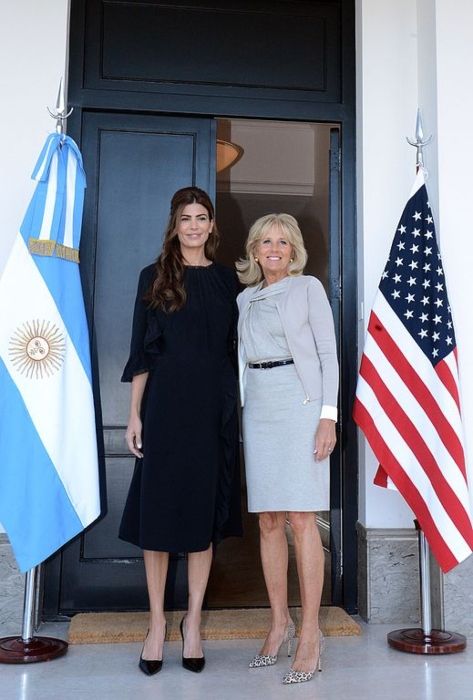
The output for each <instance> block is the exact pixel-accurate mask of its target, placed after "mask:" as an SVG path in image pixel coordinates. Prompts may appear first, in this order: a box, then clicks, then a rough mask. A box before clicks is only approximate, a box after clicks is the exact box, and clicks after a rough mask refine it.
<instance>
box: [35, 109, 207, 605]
mask: <svg viewBox="0 0 473 700" xmlns="http://www.w3.org/2000/svg"><path fill="white" fill-rule="evenodd" d="M214 141H215V129H214V125H213V122H212V121H211V120H209V119H198V118H196V119H193V118H186V117H182V118H172V117H160V116H148V115H133V114H110V113H87V112H86V113H84V114H83V119H82V127H81V148H82V153H83V157H84V167H85V170H86V175H87V182H88V189H87V194H86V203H85V211H84V224H83V233H82V245H81V272H82V276H83V283H84V293H85V297H86V305H87V308H88V310H89V320H90V325H91V333H92V343H93V345H94V347H95V348H96V354H97V361H98V374H96V380H97V379H98V386H97V387H96V390H97V392H98V393H99V395H100V401H101V407H102V424H103V432H101V438H102V436H103V445H104V460H105V471H106V481H107V497H108V498H107V500H108V512H107V514H106V515H105V517H104V518H103V519H102V520H101V521H100V522H99V523H97V524H96V525H95V526H93V527H92V528H90V529H89V530H88V531H87V532H86V533H85V534H83V535H82V536H80V537H79V538H77V539H76V540H75V541H74V542H73V543H72V544H71V545H70V546H68V547H67V548H66V549H65V550H64V552H63V553H62V566H61V574H60V580H59V581H58V580H57V577H56V580H55V582H54V581H53V580H52V581H50V582H49V583H48V577H47V583H48V587H47V588H46V609H48V607H50V606H51V605H54V600H57V597H59V600H58V605H57V608H58V609H59V611H60V612H65V613H67V612H76V611H78V610H82V609H89V610H99V609H108V610H110V609H130V608H134V609H140V608H143V609H144V608H147V605H148V600H147V593H146V585H145V577H144V570H143V564H142V553H141V550H140V549H138V548H137V547H135V546H133V545H130V544H128V543H126V542H122V541H120V540H119V539H118V526H119V522H120V518H121V514H122V510H123V506H124V502H125V498H126V495H127V492H128V485H129V482H130V479H131V475H132V472H133V467H134V459H133V458H132V457H130V456H129V455H128V453H127V449H126V445H125V441H124V433H125V427H126V422H127V417H128V403H129V392H130V387H129V385H128V384H121V383H120V377H121V373H122V371H123V367H124V365H125V362H126V360H127V357H128V349H129V342H130V334H131V322H132V312H133V304H134V299H135V294H136V286H137V282H138V274H139V270H140V269H141V268H142V267H144V266H145V265H147V264H149V263H150V262H152V261H153V260H154V259H155V258H156V256H157V254H158V252H159V250H160V247H161V242H162V235H163V232H164V229H165V226H166V222H167V218H168V215H169V202H170V199H171V196H172V194H173V193H174V192H175V191H176V190H177V189H179V188H180V187H184V186H188V185H191V184H195V185H197V186H199V187H202V188H203V189H205V190H207V191H208V192H209V194H210V195H211V196H212V197H213V196H214V190H215V175H214V173H215V168H214V155H215V145H214ZM96 383H97V382H96ZM183 564H184V562H183V561H182V560H180V559H179V557H174V558H173V560H172V562H171V568H170V575H169V577H168V587H167V600H166V603H167V605H168V606H169V607H175V606H176V607H178V606H181V605H182V604H183V603H184V601H185V599H186V596H187V590H186V583H185V575H184V568H185V567H184V565H183ZM52 570H57V567H54V566H52ZM112 580H113V585H112V584H111V582H112ZM48 601H49V603H48Z"/></svg>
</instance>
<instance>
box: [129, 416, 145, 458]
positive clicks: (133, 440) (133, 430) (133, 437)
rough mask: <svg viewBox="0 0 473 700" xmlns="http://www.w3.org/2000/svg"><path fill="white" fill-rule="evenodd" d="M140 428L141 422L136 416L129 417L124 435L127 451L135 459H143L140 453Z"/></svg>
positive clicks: (141, 445) (141, 444)
mask: <svg viewBox="0 0 473 700" xmlns="http://www.w3.org/2000/svg"><path fill="white" fill-rule="evenodd" d="M142 427H143V426H142V423H141V420H140V418H139V417H138V416H133V417H131V416H130V420H129V421H128V427H127V429H126V433H125V439H126V444H127V445H128V449H129V450H130V452H132V453H133V454H134V455H135V457H138V458H139V459H141V458H142V457H143V453H142V452H141V448H142V447H143V443H142V441H141V431H142Z"/></svg>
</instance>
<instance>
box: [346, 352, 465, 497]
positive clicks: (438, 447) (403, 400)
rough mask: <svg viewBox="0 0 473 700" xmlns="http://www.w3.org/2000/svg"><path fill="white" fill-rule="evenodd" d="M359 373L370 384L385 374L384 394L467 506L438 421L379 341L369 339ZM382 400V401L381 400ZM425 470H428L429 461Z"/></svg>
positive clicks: (460, 477) (458, 472) (458, 471)
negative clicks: (392, 362) (402, 415)
mask: <svg viewBox="0 0 473 700" xmlns="http://www.w3.org/2000/svg"><path fill="white" fill-rule="evenodd" d="M365 360H366V362H367V363H368V364H369V367H370V369H369V371H368V372H367V371H366V369H365V368H364V361H365ZM375 368H376V370H375ZM362 370H363V372H362ZM360 373H362V374H363V376H364V377H365V379H366V380H367V381H368V384H371V382H370V380H369V377H370V376H371V374H372V375H373V377H375V378H377V377H382V382H383V386H386V387H387V389H388V390H389V392H390V395H389V396H387V395H385V399H386V400H387V401H389V402H390V401H391V397H392V400H393V401H394V400H395V401H396V402H397V403H398V405H399V406H400V407H401V408H402V410H403V413H404V415H405V416H406V417H408V420H409V426H410V429H413V430H415V431H416V433H417V434H418V436H419V438H420V439H421V440H422V441H424V442H425V443H426V444H427V445H428V446H429V453H430V454H435V456H436V464H437V465H438V467H437V468H440V470H441V472H442V474H443V478H445V479H446V480H447V482H448V483H449V484H450V486H451V487H452V488H453V489H454V490H455V491H456V492H457V494H458V497H459V498H460V500H461V502H462V503H463V507H464V508H466V509H467V510H468V509H469V507H470V499H469V495H468V488H467V483H466V480H465V477H464V475H463V473H462V471H461V469H459V467H458V464H457V463H456V461H455V459H454V458H453V457H452V455H451V454H450V452H449V450H448V449H447V447H446V446H445V445H444V443H443V442H442V440H441V438H440V436H439V434H438V432H437V430H436V427H435V425H433V423H432V422H431V416H430V415H429V414H428V413H427V412H426V411H425V408H424V406H423V405H422V404H419V403H418V402H417V401H416V398H415V396H414V395H413V394H412V393H411V391H410V386H409V385H406V384H405V383H404V382H403V379H402V377H400V376H399V375H398V374H397V372H396V370H395V368H394V367H393V366H392V365H391V364H390V363H389V361H388V359H387V358H386V357H385V355H384V354H383V352H382V351H381V348H380V347H379V345H377V344H376V343H375V342H373V341H371V342H367V343H366V347H365V354H364V357H363V361H362V365H361V369H360ZM367 375H368V376H367ZM372 386H373V385H372ZM373 388H374V387H373ZM381 403H382V404H383V402H382V401H381ZM383 405H386V404H383ZM389 405H390V404H389ZM390 412H391V409H390ZM426 457H427V455H426ZM428 463H430V460H429V461H428ZM426 471H427V472H428V466H427V465H426Z"/></svg>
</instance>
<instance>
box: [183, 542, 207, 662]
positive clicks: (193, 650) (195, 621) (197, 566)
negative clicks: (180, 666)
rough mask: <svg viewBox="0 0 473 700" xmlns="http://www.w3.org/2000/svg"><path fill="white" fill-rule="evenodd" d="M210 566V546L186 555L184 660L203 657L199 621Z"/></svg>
mask: <svg viewBox="0 0 473 700" xmlns="http://www.w3.org/2000/svg"><path fill="white" fill-rule="evenodd" d="M211 566H212V545H210V547H209V548H208V549H206V550H205V551H204V552H189V554H188V555H187V578H188V582H189V605H188V610H187V615H186V621H185V626H184V631H185V643H184V656H185V657H186V658H194V659H198V658H200V657H201V656H203V651H202V642H201V639H200V621H201V615H202V603H203V602H204V595H205V590H206V588H207V583H208V580H209V574H210V567H211Z"/></svg>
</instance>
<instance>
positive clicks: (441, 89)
mask: <svg viewBox="0 0 473 700" xmlns="http://www.w3.org/2000/svg"><path fill="white" fill-rule="evenodd" d="M357 20H358V27H357V75H358V78H357V80H358V95H357V119H358V127H357V128H358V166H357V168H358V181H357V184H358V233H359V241H360V245H359V257H360V260H359V294H360V298H361V299H362V300H363V301H364V304H365V317H364V319H363V320H362V321H360V338H361V337H363V336H364V331H365V328H366V323H367V317H368V314H369V308H370V306H371V302H372V300H373V295H374V292H375V289H376V286H377V284H378V281H379V277H380V273H381V271H382V268H383V266H384V263H385V260H386V258H387V255H388V252H389V248H390V244H391V241H392V237H393V235H394V230H395V227H396V224H397V222H398V219H399V216H400V214H401V210H402V208H403V206H404V204H405V201H406V198H407V196H408V194H409V190H410V186H411V183H412V180H413V176H414V163H415V160H414V159H415V149H414V148H412V147H411V146H409V145H407V143H406V141H405V136H406V135H412V136H413V135H414V129H415V118H416V111H417V106H419V107H420V109H421V113H422V117H423V122H424V132H425V135H426V136H427V135H429V134H432V135H433V139H432V142H431V144H430V145H429V146H427V147H426V148H425V149H424V156H425V165H426V168H427V170H428V180H427V187H428V190H429V199H430V201H431V203H432V208H433V211H434V215H435V221H436V225H437V234H438V238H439V243H440V249H441V252H442V257H443V264H444V268H445V274H446V279H447V285H448V293H449V299H450V303H451V307H452V313H453V317H454V324H455V330H456V336H457V343H458V348H459V354H460V379H461V388H462V407H463V417H464V427H465V434H466V448H467V464H468V466H469V470H470V483H472V484H473V474H472V473H471V471H472V463H473V460H472V457H473V454H472V450H473V438H472V437H471V435H472V432H473V391H472V390H473V324H472V322H471V302H470V296H471V294H470V293H469V289H468V287H467V285H468V280H469V276H470V274H471V273H470V271H471V269H473V245H472V242H471V241H472V237H473V232H472V231H471V229H472V228H473V225H472V223H471V215H470V211H469V206H468V205H469V202H470V200H471V199H472V182H473V179H472V177H471V172H470V170H471V163H472V162H473V132H472V130H471V124H472V123H473V92H472V91H471V90H470V89H469V87H468V86H469V85H470V83H471V66H473V5H472V3H471V0H461V1H460V2H458V3H456V4H455V12H452V5H451V2H448V0H417V2H416V3H414V2H412V1H411V0H396V1H394V0H359V1H358V2H357ZM465 290H467V291H466V293H465ZM361 345H362V344H361ZM376 466H377V465H376V462H375V460H374V457H373V454H372V452H371V450H370V449H369V447H368V446H367V444H366V443H365V441H364V440H363V439H361V444H360V469H361V472H360V520H361V522H362V523H363V524H364V525H365V526H367V527H411V526H412V515H411V513H410V510H409V509H408V508H407V506H406V505H405V504H404V503H403V501H402V499H401V498H400V496H399V495H398V494H396V493H390V492H386V491H385V490H384V489H380V488H378V487H376V486H373V484H372V479H373V475H374V472H375V470H376Z"/></svg>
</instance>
